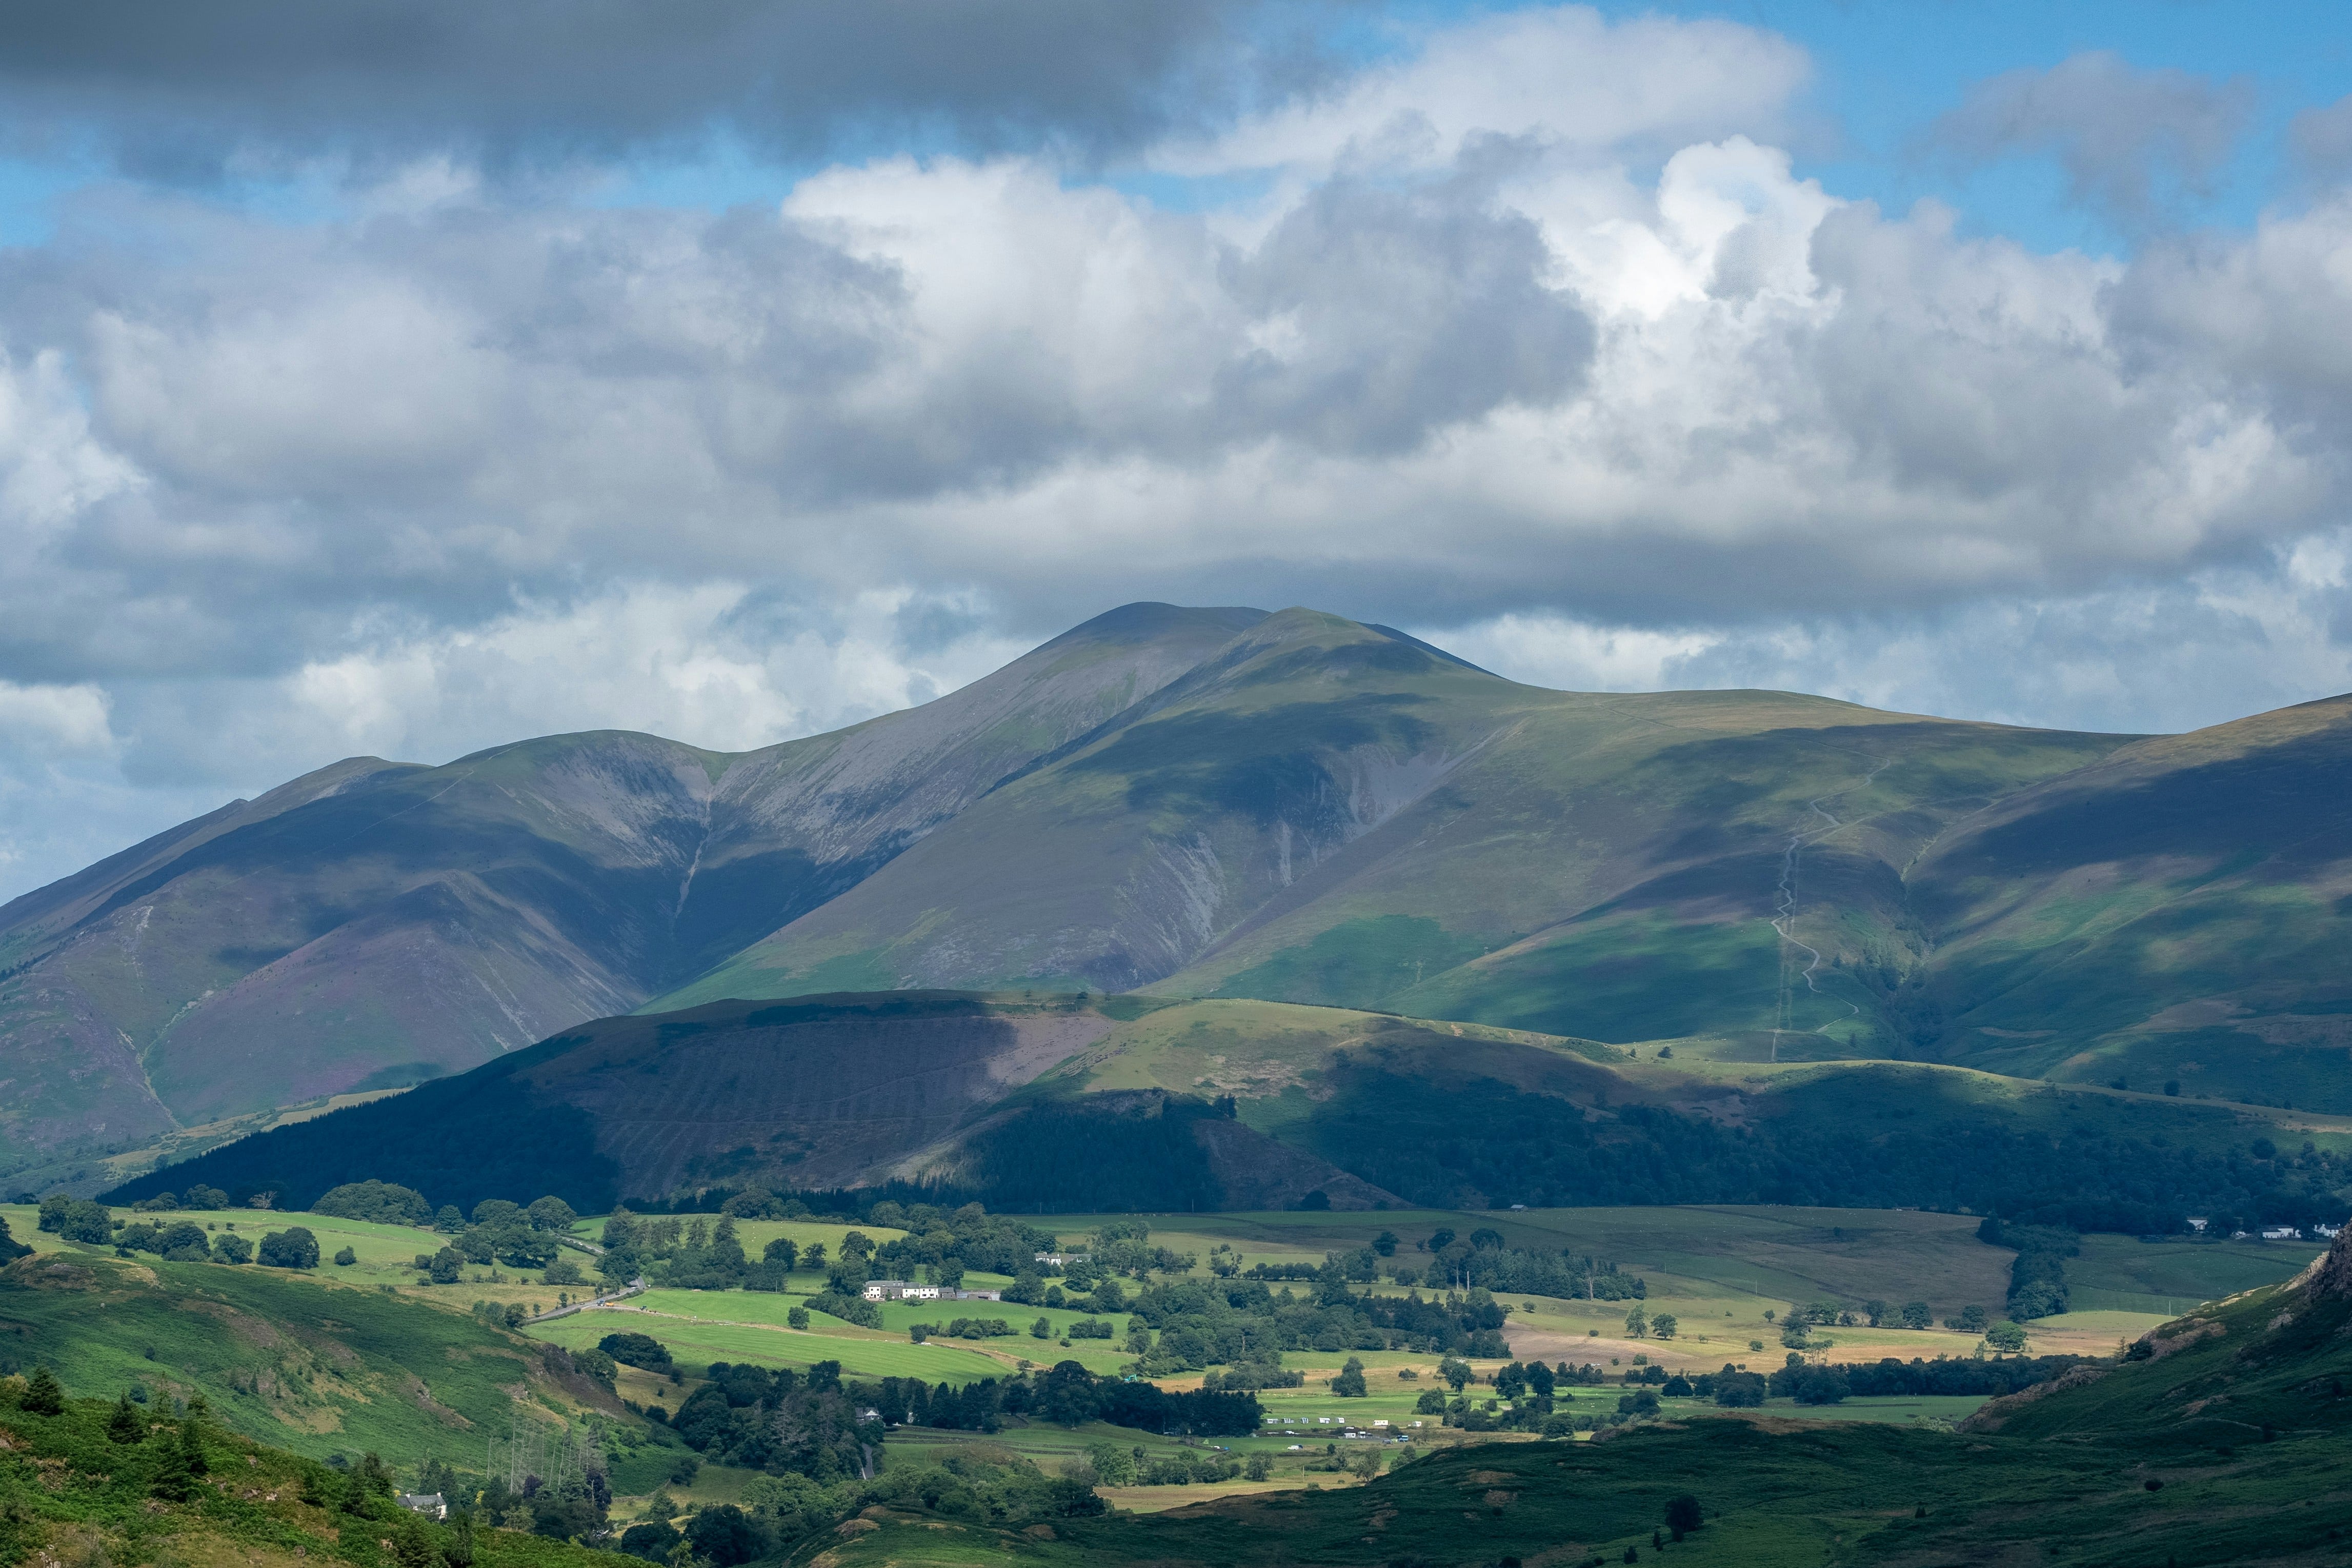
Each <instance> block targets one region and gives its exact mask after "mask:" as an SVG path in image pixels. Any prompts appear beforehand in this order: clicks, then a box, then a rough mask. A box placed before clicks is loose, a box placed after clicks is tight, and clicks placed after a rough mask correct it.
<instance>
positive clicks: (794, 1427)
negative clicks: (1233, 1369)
mask: <svg viewBox="0 0 2352 1568" xmlns="http://www.w3.org/2000/svg"><path fill="white" fill-rule="evenodd" d="M620 1348H621V1349H622V1350H627V1349H628V1348H629V1347H627V1346H622V1347H620ZM632 1364H641V1363H635V1362H633V1363H632ZM1008 1415H1013V1416H1026V1417H1029V1418H1031V1419H1034V1420H1039V1421H1051V1422H1055V1423H1056V1424H1058V1425H1060V1426H1084V1425H1086V1424H1087V1422H1090V1421H1104V1422H1108V1423H1109V1424H1110V1425H1112V1426H1129V1427H1134V1428H1136V1429H1137V1430H1139V1431H1146V1432H1157V1433H1161V1434H1165V1435H1169V1436H1183V1435H1191V1436H1245V1435H1248V1434H1250V1433H1254V1432H1255V1431H1256V1430H1257V1429H1258V1426H1259V1423H1260V1422H1261V1421H1262V1420H1263V1418H1264V1415H1263V1412H1262V1410H1261V1409H1260V1407H1259V1405H1258V1402H1257V1397H1256V1395H1255V1394H1251V1393H1247V1392H1234V1391H1224V1390H1205V1389H1204V1390H1192V1391H1187V1392H1181V1393H1171V1392H1169V1391H1168V1390H1165V1389H1162V1388H1160V1387H1159V1386H1158V1385H1157V1384H1150V1383H1139V1382H1135V1381H1132V1380H1129V1379H1126V1378H1119V1377H1098V1376H1097V1375H1096V1374H1095V1373H1090V1372H1088V1371H1087V1369H1086V1368H1085V1367H1083V1366H1081V1365H1079V1364H1078V1363H1076V1362H1074V1361H1066V1362H1062V1363H1057V1364H1056V1365H1055V1366H1054V1367H1053V1368H1052V1369H1050V1370H1045V1371H1038V1372H1034V1373H1024V1374H1021V1375H1018V1376H1014V1377H1009V1378H1005V1379H1002V1380H999V1379H993V1378H989V1379H982V1381H980V1382H978V1383H971V1384H964V1385H962V1386H961V1387H955V1386H952V1385H950V1384H945V1383H941V1384H936V1385H933V1384H928V1383H926V1382H924V1381H923V1380H922V1379H920V1378H898V1377H886V1378H883V1379H881V1380H880V1381H878V1382H872V1383H865V1382H861V1383H855V1384H845V1383H844V1382H843V1381H842V1377H841V1365H840V1363H838V1362H820V1363H817V1364H816V1365H815V1366H814V1367H812V1368H810V1369H809V1370H808V1371H807V1372H806V1373H799V1372H796V1371H794V1370H793V1369H792V1368H789V1367H787V1368H782V1369H777V1370H772V1369H769V1368H766V1367H758V1366H751V1365H749V1364H734V1365H730V1363H726V1362H714V1363H711V1365H710V1368H709V1381H708V1382H706V1383H704V1384H702V1386H700V1387H698V1388H697V1389H696V1390H695V1391H694V1393H693V1394H690V1395H688V1398H687V1400H686V1402H685V1403H684V1404H683V1405H680V1406H679V1407H678V1410H677V1414H676V1415H672V1416H670V1417H668V1420H669V1424H670V1426H671V1428H672V1430H674V1431H675V1432H677V1435H678V1436H679V1437H680V1438H681V1439H682V1440H683V1441H684V1442H685V1443H686V1445H687V1446H688V1447H690V1448H692V1449H693V1450H694V1451H695V1452H696V1453H697V1454H699V1455H701V1456H702V1457H703V1458H707V1459H709V1460H711V1461H713V1462H716V1463H722V1464H728V1465H734V1466H739V1467H741V1468H748V1469H757V1470H761V1471H764V1472H766V1473H767V1474H770V1475H779V1476H781V1475H788V1474H789V1475H798V1476H803V1477H806V1478H807V1479H811V1480H814V1481H816V1482H818V1483H820V1484H824V1483H829V1482H832V1481H835V1480H838V1479H842V1478H844V1477H851V1476H856V1477H865V1478H870V1477H872V1476H873V1475H874V1474H875V1473H876V1471H877V1469H878V1468H879V1462H880V1455H881V1450H882V1444H883V1441H884V1438H885V1436H886V1435H887V1432H888V1429H889V1428H890V1427H893V1426H930V1427H938V1428H942V1429H945V1430H950V1431H968V1432H993V1431H996V1430H998V1428H999V1427H1000V1426H1001V1425H1002V1424H1003V1419H1004V1417H1006V1416H1008Z"/></svg>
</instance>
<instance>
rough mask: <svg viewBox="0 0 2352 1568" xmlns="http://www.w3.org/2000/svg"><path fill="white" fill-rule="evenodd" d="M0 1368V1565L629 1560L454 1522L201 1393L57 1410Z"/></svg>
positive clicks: (417, 1567)
mask: <svg viewBox="0 0 2352 1568" xmlns="http://www.w3.org/2000/svg"><path fill="white" fill-rule="evenodd" d="M39 1403H40V1401H39V1399H38V1397H37V1394H35V1393H34V1391H32V1390H31V1389H29V1388H28V1386H27V1380H26V1379H25V1378H21V1377H12V1378H7V1379H0V1563H18V1562H23V1561H26V1560H27V1559H30V1560H33V1561H36V1562H38V1563H44V1564H52V1563H76V1564H88V1565H93V1568H95V1565H97V1564H103V1563H109V1562H133V1563H138V1562H157V1563H246V1564H255V1565H257V1568H294V1565H295V1564H296V1563H303V1562H307V1561H311V1560H318V1559H323V1560H326V1561H330V1562H341V1563H353V1564H358V1565H361V1568H393V1565H394V1564H398V1565H399V1568H425V1565H426V1564H436V1563H449V1564H452V1565H453V1568H454V1565H458V1564H463V1565H464V1568H594V1565H597V1564H604V1565H605V1568H620V1565H623V1564H626V1563H630V1562H632V1561H633V1560H632V1559H629V1558H616V1557H614V1556H613V1555H611V1554H609V1553H606V1552H594V1551H590V1550H587V1549H586V1548H583V1547H580V1546H574V1545H571V1544H568V1543H566V1542H561V1541H556V1540H550V1539H547V1538H545V1537H542V1536H539V1535H533V1534H529V1533H526V1532H523V1531H513V1530H499V1529H489V1528H483V1529H479V1530H464V1531H460V1530H457V1529H453V1528H451V1527H449V1526H447V1525H444V1524H439V1523H430V1522H426V1521H423V1520H420V1519H418V1518H417V1517H416V1516H415V1515H414V1514H411V1513H408V1512H407V1511H405V1510H403V1509H401V1508H400V1507H399V1506H398V1505H397V1504H396V1503H394V1500H393V1498H392V1495H391V1489H390V1485H389V1478H387V1477H383V1475H382V1474H381V1472H377V1473H375V1474H363V1473H362V1472H360V1471H352V1472H348V1473H346V1472H341V1471H337V1470H333V1469H331V1468H328V1467H327V1466H325V1465H322V1464H320V1463H318V1462H317V1461H316V1460H312V1459H306V1458H298V1457H297V1456H295V1455H292V1454H289V1453H286V1452H284V1451H282V1450H279V1449H276V1448H271V1447H264V1446H262V1445H259V1444H256V1443H254V1442H251V1441H250V1440H248V1439H247V1438H244V1437H241V1436H236V1434H234V1433H230V1432H225V1431H223V1430H221V1429H220V1427H219V1426H216V1425H215V1424H214V1423H213V1422H212V1420H211V1419H210V1413H209V1412H207V1411H205V1409H204V1408H203V1407H202V1406H201V1405H191V1406H189V1407H188V1408H187V1409H186V1410H185V1411H183V1412H176V1413H175V1412H173V1411H170V1410H168V1409H167V1410H163V1411H157V1412H152V1413H151V1412H148V1411H145V1410H132V1411H131V1412H130V1413H129V1415H128V1416H127V1419H126V1417H125V1416H124V1415H121V1413H119V1412H118V1411H117V1409H116V1408H115V1406H114V1405H112V1403H111V1402H110V1401H105V1400H81V1399H77V1400H70V1401H67V1402H64V1403H63V1404H62V1405H61V1407H60V1408H59V1409H58V1412H57V1413H56V1414H54V1415H50V1414H44V1413H43V1412H42V1411H41V1410H39V1409H37V1408H35V1407H34V1406H36V1405H38V1404H39Z"/></svg>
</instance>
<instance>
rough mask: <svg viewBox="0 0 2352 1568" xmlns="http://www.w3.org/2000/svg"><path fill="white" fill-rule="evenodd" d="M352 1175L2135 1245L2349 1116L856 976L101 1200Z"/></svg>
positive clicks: (689, 1193) (2299, 1210) (2236, 1222)
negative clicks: (1676, 1208)
mask: <svg viewBox="0 0 2352 1568" xmlns="http://www.w3.org/2000/svg"><path fill="white" fill-rule="evenodd" d="M2290 1140H2294V1141H2295V1142H2302V1147H2301V1148H2300V1149H2298V1148H2296V1147H2295V1146H2294V1143H2293V1142H2289V1141H2290ZM2304 1140H2311V1142H2303V1141H2304ZM2323 1143H2324V1144H2325V1147H2322V1146H2321V1144H2323ZM2282 1145H2284V1147H2282ZM369 1177H376V1178H381V1179H383V1180H388V1181H394V1182H398V1183H401V1184H404V1185H407V1186H412V1187H415V1188H416V1189H418V1190H419V1191H421V1192H423V1193H424V1194H425V1195H426V1197H427V1199H428V1200H429V1201H430V1202H432V1203H434V1204H436V1205H438V1204H442V1203H455V1204H457V1205H459V1206H460V1207H461V1208H468V1209H469V1208H471V1206H472V1205H474V1204H475V1203H477V1202H478V1201H480V1200H481V1199H483V1198H486V1197H507V1198H513V1199H516V1200H518V1201H524V1200H527V1199H529V1198H531V1197H536V1196H538V1195H540V1194H543V1193H546V1192H550V1191H552V1192H554V1193H555V1194H557V1195H559V1196H562V1197H563V1198H564V1199H565V1200H567V1201H568V1202H570V1203H571V1204H572V1205H573V1206H574V1207H575V1208H578V1209H581V1210H582V1211H583V1212H597V1211H601V1210H604V1209H607V1208H610V1207H611V1206H612V1205H614V1203H616V1202H619V1201H624V1200H627V1201H632V1202H634V1203H635V1204H637V1205H640V1206H642V1205H646V1204H654V1203H665V1202H674V1201H678V1200H681V1199H694V1198H697V1197H699V1199H700V1201H701V1202H702V1203H703V1204H704V1205H706V1206H708V1205H710V1204H711V1203H712V1202H713V1201H714V1200H715V1197H717V1196H719V1195H724V1194H727V1193H730V1192H733V1191H740V1190H741V1189H743V1188H746V1187H751V1186H755V1185H756V1186H761V1187H765V1188H767V1189H769V1190H771V1191H782V1190H786V1189H791V1188H802V1189H820V1190H830V1189H839V1188H845V1187H866V1188H869V1189H870V1188H877V1187H878V1186H880V1185H882V1184H888V1183H892V1182H903V1183H909V1184H920V1185H924V1186H929V1187H931V1188H933V1189H935V1192H934V1194H933V1195H934V1196H935V1197H937V1198H939V1199H941V1200H945V1201H956V1202H960V1201H962V1200H963V1199H965V1198H979V1199H981V1200H982V1201H984V1202H985V1203H986V1204H987V1205H989V1207H990V1208H991V1209H993V1210H996V1211H999V1212H1003V1211H1013V1212H1020V1211H1032V1212H1061V1213H1069V1212H1097V1213H1101V1212H1132V1211H1146V1212H1170V1211H1175V1212H1182V1211H1186V1210H1237V1209H1281V1208H1297V1207H1301V1206H1316V1207H1320V1206H1329V1207H1334V1208H1341V1209H1359V1210H1360V1209H1368V1208H1375V1207H1397V1208H1402V1207H1407V1206H1416V1205H1425V1206H1430V1207H1438V1208H1449V1209H1480V1208H1486V1207H1490V1206H1491V1207H1502V1206H1506V1205H1510V1204H1514V1203H1518V1204H1526V1205H1530V1206H1534V1207H1556V1206H1560V1205H1592V1204H1609V1205H1622V1204H1759V1203H1761V1204H1798V1205H1843V1206H1858V1207H1886V1208H1892V1207H1930V1208H1939V1209H1944V1210H1947V1211H1957V1210H1966V1211H1969V1212H1975V1213H1990V1212H1998V1213H2000V1214H2002V1215H2007V1216H2009V1217H2011V1218H2012V1219H2022V1220H2025V1221H2027V1222H2029V1223H2038V1224H2047V1225H2063V1226H2074V1228H2076V1229H2082V1230H2109V1231H2122V1232H2126V1233H2130V1234H2146V1233H2150V1232H2177V1231H2182V1230H2185V1229H2186V1228H2187V1225H2186V1220H2187V1216H2189V1215H2192V1214H2193V1215H2199V1216H2200V1217H2203V1218H2206V1219H2208V1220H2209V1221H2210V1222H2211V1223H2212V1224H2214V1225H2215V1226H2219V1227H2220V1228H2222V1229H2230V1228H2235V1227H2237V1226H2241V1225H2244V1226H2252V1225H2254V1224H2256V1223H2286V1224H2292V1225H2297V1226H2301V1225H2309V1224H2312V1223H2315V1221H2319V1220H2324V1219H2329V1218H2332V1217H2335V1216H2336V1215H2338V1214H2339V1213H2340V1211H2342V1210H2344V1209H2345V1208H2347V1207H2352V1125H2347V1124H2346V1123H2342V1122H2336V1121H2326V1120H2325V1119H2315V1118H2310V1117H2307V1116H2305V1117H2300V1118H2293V1119H2290V1118H2288V1117H2286V1115H2285V1114H2284V1113H2282V1112H2275V1111H2273V1112H2256V1111H2250V1110H2245V1109H2243V1108H2240V1107H2224V1106H2216V1105H2213V1104H2210V1103H2206V1102H2200V1101H2194V1100H2175V1099H2168V1098H2165V1097H2163V1096H2146V1095H2129V1094H2121V1093H2116V1092H2115V1091H2112V1090H2105V1089H2064V1090H2061V1089H2054V1088H2053V1087H2050V1086H2034V1085H2031V1084H2027V1083H2023V1082H2021V1081H2019V1080H2016V1079H2000V1078H1993V1077H1989V1076H1987V1075H1984V1074H1980V1073H1976V1072H1970V1071H1967V1070H1964V1069H1958V1068H1948V1067H1940V1066H1930V1065H1926V1064H1912V1063H1897V1062H1879V1061H1845V1062H1821V1063H1811V1064H1801V1063H1800V1064H1783V1065H1780V1066H1777V1067H1776V1066H1771V1065H1769V1064H1737V1063H1724V1062H1718V1061H1709V1060H1706V1059H1704V1058H1688V1059H1687V1060H1685V1058H1668V1059H1665V1060H1660V1059H1658V1058H1657V1057H1656V1056H1655V1054H1653V1055H1651V1056H1650V1057H1649V1058H1647V1059H1637V1058H1635V1057H1634V1056H1633V1054H1632V1053H1629V1052H1627V1051H1624V1050H1621V1049H1618V1048H1616V1047H1610V1046H1607V1045H1602V1044H1600V1043H1598V1042H1593V1041H1581V1040H1572V1039H1563V1038H1559V1037H1552V1036H1542V1035H1533V1034H1528V1033H1527V1032H1524V1031H1517V1030H1507V1029H1498V1028H1494V1027H1490V1026H1479V1025H1465V1024H1454V1023H1444V1022H1433V1021H1430V1020H1423V1019H1411V1018H1399V1017H1395V1016H1390V1015H1383V1014H1372V1013H1363V1012H1356V1011H1350V1010H1347V1009H1341V1008H1326V1007H1306V1006H1299V1005H1291V1004H1278V1003H1263V1002H1253V1001H1223V1000H1210V1001H1192V1002H1179V1003H1169V1002H1158V1001H1153V1000H1149V999H1143V998H1135V997H1110V998H1095V999H1090V1000H1086V1001H1081V1000H1079V999H1077V998H1076V997H1075V996H1072V995H1069V994H1053V993H1035V994H1032V995H1030V996H1028V997H1023V996H1021V995H1019V994H996V995H987V994H969V993H951V992H877V993H872V994H863V995H859V994H847V995H835V996H822V997H803V998H798V999H793V1000H787V1001H782V1002H756V1003H754V1002H721V1003H711V1004H707V1005H704V1006H701V1007H698V1008H693V1009H689V1010H687V1011H684V1012H680V1013H670V1014H656V1015H641V1016H626V1017H619V1018H610V1019H605V1020H603V1021H600V1022H598V1023H595V1024H591V1025H586V1026H582V1027H580V1028H577V1029H572V1030H567V1031H565V1032H564V1033H562V1034H561V1035H558V1036H556V1037H553V1038H551V1039H550V1040H548V1041H546V1042H544V1043H542V1044H541V1045H539V1046H535V1047H531V1048H530V1049H529V1050H525V1051H518V1052H515V1053H512V1054H510V1055H509V1056H506V1057H503V1058H499V1060H498V1061H495V1062H490V1063H487V1064H485V1065H484V1066H482V1067H480V1068H475V1069H474V1070H473V1071H472V1072H470V1073H467V1074H464V1075H462V1076H459V1077H456V1078H448V1079H436V1081H434V1082H432V1083H429V1084H426V1085H425V1086H423V1087H422V1088H419V1089H412V1090H410V1091H409V1092H408V1093H405V1094H403V1095H398V1096H395V1097H393V1098H390V1099H385V1100H376V1101H374V1102H373V1103H370V1104H367V1105H362V1106H357V1107H353V1108H352V1109H349V1110H340V1111H335V1112H332V1113H331V1114H328V1115H325V1116H320V1117H318V1118H316V1119H314V1120H311V1121H303V1122H299V1123H297V1124H295V1125H292V1126H288V1127H282V1128H279V1129H278V1130H276V1131H270V1132H268V1133H264V1134H261V1135H259V1136H257V1137H252V1138H247V1139H245V1140H243V1141H241V1142H235V1143H231V1144H228V1145H226V1146H225V1147H222V1148H219V1149H216V1150H214V1151H212V1152H208V1153H206V1154H204V1155H201V1156H199V1157H198V1158H196V1159H194V1160H192V1161H188V1162H184V1163H179V1164H175V1165H171V1166H167V1167H165V1168H163V1169H162V1170H160V1171H156V1172H154V1173H150V1174H148V1175H146V1176H143V1177H141V1178H139V1179H138V1180H136V1181H133V1182H131V1183H128V1184H124V1185H122V1186H120V1187H118V1188H116V1189H114V1191H113V1192H111V1193H110V1194H108V1196H109V1199H110V1201H116V1202H127V1201H131V1200H135V1199H138V1198H141V1197H145V1196H148V1195H151V1194H154V1193H157V1192H161V1191H165V1190H171V1191H184V1190H185V1189H186V1188H187V1187H188V1186H190V1185H192V1184H196V1183H200V1182H201V1183H204V1184H209V1185H214V1186H218V1187H221V1188H224V1189H226V1191H227V1192H228V1193H229V1194H231V1195H232V1197H234V1198H236V1199H239V1200H242V1199H243V1198H245V1197H246V1196H247V1195H248V1194H253V1193H257V1192H268V1193H272V1194H276V1197H275V1200H274V1201H275V1203H276V1204H277V1205H278V1206H280V1207H288V1206H291V1207H301V1206H306V1205H308V1204H310V1202H311V1201H312V1200H313V1199H315V1198H316V1197H317V1196H318V1194H320V1193H321V1192H323V1191H325V1190H326V1189H327V1188H329V1187H331V1186H334V1185H338V1184H341V1183H344V1182H348V1181H358V1180H364V1179H367V1178H369Z"/></svg>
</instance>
